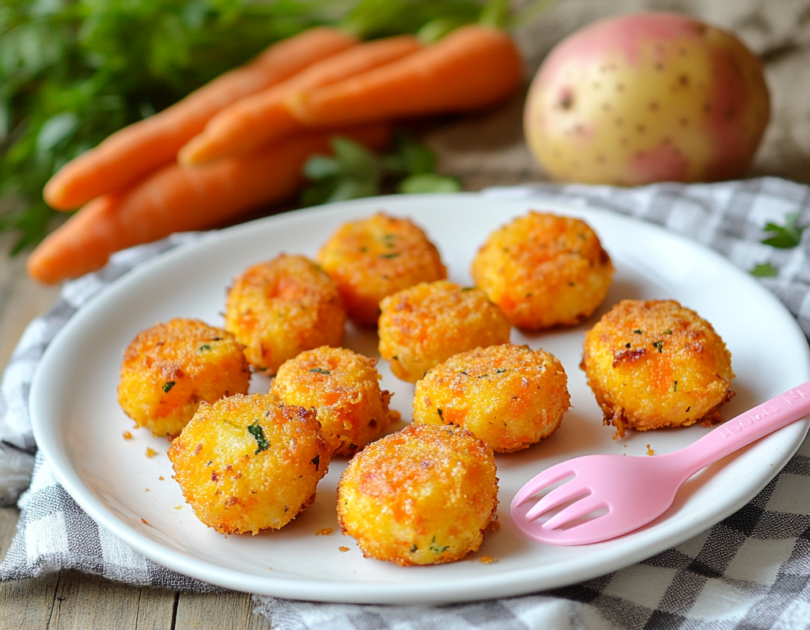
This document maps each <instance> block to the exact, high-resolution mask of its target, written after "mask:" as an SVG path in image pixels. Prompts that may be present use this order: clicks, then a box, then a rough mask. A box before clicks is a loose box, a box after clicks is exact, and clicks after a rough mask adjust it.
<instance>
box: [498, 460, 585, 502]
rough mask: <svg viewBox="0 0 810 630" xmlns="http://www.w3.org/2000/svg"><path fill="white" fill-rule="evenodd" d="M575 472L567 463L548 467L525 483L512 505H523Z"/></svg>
mask: <svg viewBox="0 0 810 630" xmlns="http://www.w3.org/2000/svg"><path fill="white" fill-rule="evenodd" d="M573 474H574V470H573V469H572V468H571V467H570V466H567V465H565V463H563V464H557V465H556V466H552V467H551V468H546V470H544V471H543V472H541V473H540V474H539V475H535V476H534V477H532V478H531V479H530V480H529V481H527V482H526V483H525V484H524V485H523V487H522V488H521V489H520V491H519V492H518V493H517V494H516V495H515V498H514V499H513V500H512V505H513V506H514V507H518V506H519V505H523V504H524V503H525V502H526V501H527V500H528V499H529V498H531V497H532V496H534V495H535V494H537V493H538V492H540V491H541V490H543V489H544V488H548V487H549V486H552V485H554V484H555V483H557V482H558V481H562V480H563V479H565V478H566V477H570V476H571V475H573Z"/></svg>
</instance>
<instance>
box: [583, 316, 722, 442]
mask: <svg viewBox="0 0 810 630" xmlns="http://www.w3.org/2000/svg"><path fill="white" fill-rule="evenodd" d="M580 367H581V368H582V369H583V370H585V375H586V376H587V378H588V385H590V387H591V389H592V390H593V393H594V395H595V396H596V401H597V402H598V403H599V406H600V407H601V408H602V411H603V412H604V414H605V418H604V422H605V424H606V425H610V424H611V423H612V424H613V425H614V426H615V427H616V435H615V436H614V439H615V437H624V430H625V428H631V429H636V430H638V431H646V430H648V429H660V428H664V427H678V426H688V425H690V424H694V423H695V422H697V421H698V420H701V421H703V422H704V423H706V424H711V423H714V422H717V421H718V420H719V419H720V416H719V407H720V405H722V404H723V403H724V402H726V401H727V400H729V399H731V397H732V396H734V392H733V391H731V380H732V379H733V378H734V372H733V371H732V370H731V354H730V353H729V351H728V350H727V349H726V344H725V343H723V340H722V339H721V338H720V335H718V334H717V333H716V332H715V330H714V328H713V327H712V325H711V324H710V323H709V322H707V321H706V320H705V319H703V318H702V317H700V316H699V315H698V314H697V313H695V311H693V310H690V309H688V308H685V307H683V306H681V305H680V304H679V303H678V302H676V301H674V300H623V301H622V302H620V303H619V304H617V305H616V306H614V307H613V309H612V310H611V311H610V312H609V313H606V314H605V315H604V317H602V319H601V320H599V322H598V323H597V324H596V325H595V326H594V327H593V328H592V329H591V330H589V331H588V333H587V334H586V335H585V344H584V347H583V354H582V364H581V365H580Z"/></svg>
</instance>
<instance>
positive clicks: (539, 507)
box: [526, 483, 591, 520]
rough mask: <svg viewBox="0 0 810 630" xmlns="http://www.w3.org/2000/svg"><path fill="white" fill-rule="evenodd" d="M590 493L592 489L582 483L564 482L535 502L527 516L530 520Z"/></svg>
mask: <svg viewBox="0 0 810 630" xmlns="http://www.w3.org/2000/svg"><path fill="white" fill-rule="evenodd" d="M590 493H591V491H590V490H589V489H588V488H584V487H582V486H580V485H577V484H573V483H568V484H563V485H562V486H560V487H559V488H557V489H555V490H553V491H552V492H549V493H548V494H547V495H546V496H544V497H543V498H542V499H540V500H539V501H538V502H537V503H535V504H534V505H533V506H532V508H531V509H530V510H529V511H528V512H526V518H527V519H529V520H534V519H536V518H537V517H539V516H541V515H543V514H545V513H546V512H548V511H549V510H553V509H554V508H556V507H559V506H560V505H562V504H563V503H566V502H568V501H573V500H574V499H577V498H579V497H583V496H586V495H589V494H590ZM583 500H584V499H583ZM566 509H567V508H566Z"/></svg>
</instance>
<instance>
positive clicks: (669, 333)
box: [664, 328, 672, 335]
mask: <svg viewBox="0 0 810 630" xmlns="http://www.w3.org/2000/svg"><path fill="white" fill-rule="evenodd" d="M664 334H665V335H671V334H672V331H671V330H670V329H669V328H667V329H666V330H665V331H664Z"/></svg>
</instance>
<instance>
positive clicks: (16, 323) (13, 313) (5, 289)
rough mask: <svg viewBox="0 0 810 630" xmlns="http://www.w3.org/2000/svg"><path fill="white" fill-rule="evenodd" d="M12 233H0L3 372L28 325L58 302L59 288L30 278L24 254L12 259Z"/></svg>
mask: <svg viewBox="0 0 810 630" xmlns="http://www.w3.org/2000/svg"><path fill="white" fill-rule="evenodd" d="M12 236H13V235H12V234H10V233H5V234H2V235H0V331H2V333H3V334H2V335H0V373H1V372H2V370H4V369H5V367H6V364H7V363H8V359H9V357H10V356H11V353H12V351H13V350H14V348H15V346H16V345H17V342H18V341H19V339H20V336H21V335H22V333H23V331H24V330H25V327H26V326H28V324H29V323H30V322H31V320H32V319H34V318H35V317H37V316H38V315H42V314H43V313H44V312H45V311H47V310H48V309H49V308H50V307H51V306H52V305H53V304H54V302H56V298H57V297H59V287H48V286H44V285H41V284H38V283H36V282H34V281H33V280H31V279H30V278H29V277H28V275H27V274H26V272H25V256H17V257H15V258H9V257H8V252H9V251H10V249H11V245H12V243H13V240H14V239H13V238H12Z"/></svg>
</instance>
